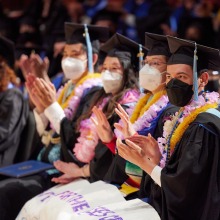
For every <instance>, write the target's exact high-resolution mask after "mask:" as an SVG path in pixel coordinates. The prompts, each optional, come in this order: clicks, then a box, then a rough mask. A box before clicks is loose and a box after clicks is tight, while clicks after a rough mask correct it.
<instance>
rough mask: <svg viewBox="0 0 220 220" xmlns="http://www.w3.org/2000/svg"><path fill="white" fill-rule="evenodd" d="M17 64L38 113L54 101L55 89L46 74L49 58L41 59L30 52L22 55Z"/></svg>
mask: <svg viewBox="0 0 220 220" xmlns="http://www.w3.org/2000/svg"><path fill="white" fill-rule="evenodd" d="M19 66H20V68H21V70H22V73H23V75H24V78H25V79H26V83H25V85H26V88H27V91H28V94H29V97H30V100H31V102H32V103H33V104H34V106H35V107H36V108H37V111H38V112H39V113H41V112H43V111H44V110H45V108H47V107H48V106H49V105H51V104H52V103H53V102H55V101H56V89H55V88H54V86H53V84H52V83H51V82H50V79H49V77H48V75H47V71H48V67H49V60H48V58H44V60H42V59H41V58H40V56H39V55H37V54H34V53H32V54H31V55H30V57H28V56H26V55H22V56H21V58H20V61H19Z"/></svg>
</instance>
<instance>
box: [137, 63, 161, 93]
mask: <svg viewBox="0 0 220 220" xmlns="http://www.w3.org/2000/svg"><path fill="white" fill-rule="evenodd" d="M163 73H165V72H163ZM163 73H161V72H160V71H159V70H158V69H156V68H155V67H151V66H149V65H148V64H145V65H144V66H143V68H142V69H141V70H140V71H139V82H140V87H142V88H144V89H147V90H149V91H155V90H156V89H157V88H158V86H160V85H161V83H162V74H163Z"/></svg>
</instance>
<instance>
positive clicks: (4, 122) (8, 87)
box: [0, 37, 29, 167]
mask: <svg viewBox="0 0 220 220" xmlns="http://www.w3.org/2000/svg"><path fill="white" fill-rule="evenodd" d="M14 61H15V60H14V44H13V42H11V41H10V40H8V39H6V38H4V37H0V167H2V166H6V165H10V164H13V163H14V159H15V156H16V152H17V150H18V147H19V143H20V136H21V132H22V131H23V129H24V127H25V125H26V121H27V117H28V113H29V108H28V102H27V100H25V99H24V97H23V95H22V93H21V91H20V90H19V89H18V83H17V77H16V75H15V72H14V70H13V66H14ZM16 87H17V88H16Z"/></svg>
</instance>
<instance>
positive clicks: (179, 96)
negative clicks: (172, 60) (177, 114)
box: [166, 78, 193, 107]
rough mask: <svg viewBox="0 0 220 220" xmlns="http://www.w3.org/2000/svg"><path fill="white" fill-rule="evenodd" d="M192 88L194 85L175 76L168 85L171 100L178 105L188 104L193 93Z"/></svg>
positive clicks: (167, 89)
mask: <svg viewBox="0 0 220 220" xmlns="http://www.w3.org/2000/svg"><path fill="white" fill-rule="evenodd" d="M192 88H193V85H189V84H187V83H184V82H182V81H181V80H178V79H175V78H173V79H171V80H170V81H169V83H167V86H166V91H167V95H168V98H169V102H170V103H171V104H173V105H175V106H178V107H183V106H185V105H187V104H188V103H189V101H190V100H191V98H192V95H193V90H192Z"/></svg>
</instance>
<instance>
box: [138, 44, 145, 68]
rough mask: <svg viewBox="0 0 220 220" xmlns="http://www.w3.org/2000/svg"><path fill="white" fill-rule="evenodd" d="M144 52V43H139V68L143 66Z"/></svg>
mask: <svg viewBox="0 0 220 220" xmlns="http://www.w3.org/2000/svg"><path fill="white" fill-rule="evenodd" d="M143 55H144V54H143V52H142V45H141V44H139V54H138V57H139V70H141V68H142V66H143Z"/></svg>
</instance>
